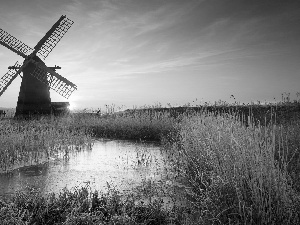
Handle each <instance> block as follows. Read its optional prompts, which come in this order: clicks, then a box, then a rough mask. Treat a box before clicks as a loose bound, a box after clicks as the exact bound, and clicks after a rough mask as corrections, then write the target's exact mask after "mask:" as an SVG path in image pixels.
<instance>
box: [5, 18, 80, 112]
mask: <svg viewBox="0 0 300 225" xmlns="http://www.w3.org/2000/svg"><path fill="white" fill-rule="evenodd" d="M72 24H73V21H71V20H69V19H68V18H66V16H61V18H60V19H59V20H58V21H57V22H56V23H55V24H54V25H53V26H52V27H51V29H50V30H49V31H48V32H47V33H46V35H45V36H44V37H43V38H42V39H41V40H40V41H39V42H38V44H37V45H36V46H35V47H34V49H32V48H30V47H29V46H27V45H25V44H24V43H22V42H21V41H19V40H18V39H16V38H15V37H13V36H11V35H10V34H8V33H7V32H5V31H4V30H2V29H0V44H2V45H3V46H5V47H7V48H8V49H10V50H11V51H13V52H15V53H16V54H18V55H20V56H22V57H23V58H25V60H24V62H23V64H22V65H19V64H18V62H17V63H16V64H15V66H11V67H9V69H10V70H9V71H8V72H7V73H6V74H5V75H4V76H3V77H2V78H1V79H0V96H1V95H2V94H3V93H4V91H5V90H6V89H7V88H8V86H9V85H10V84H11V83H12V81H13V80H14V79H15V78H16V77H17V76H18V75H21V72H22V73H23V77H22V83H21V87H20V92H19V97H18V102H17V108H16V116H19V115H31V114H50V113H51V112H52V109H53V107H52V104H51V98H50V88H51V89H53V90H55V91H56V92H58V93H59V94H60V95H62V96H63V97H65V98H68V97H69V96H70V95H71V94H72V92H73V91H74V90H76V89H77V86H76V85H75V84H73V83H72V82H70V81H69V80H67V79H66V78H64V77H62V76H61V75H59V74H58V73H56V72H55V69H60V67H56V66H55V67H47V66H46V65H45V63H44V62H43V61H42V60H41V58H44V59H45V58H46V57H47V56H48V54H49V53H50V52H51V51H52V49H53V48H54V47H55V46H56V44H57V43H58V42H59V41H60V39H61V38H62V37H63V35H64V34H65V33H66V32H67V30H68V29H69V28H70V27H71V25H72ZM29 52H31V53H30V54H28V53H29ZM53 105H55V107H56V108H57V105H59V104H57V103H55V104H53ZM61 105H68V104H66V103H63V104H61Z"/></svg>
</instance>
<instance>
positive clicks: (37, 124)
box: [0, 117, 92, 172]
mask: <svg viewBox="0 0 300 225" xmlns="http://www.w3.org/2000/svg"><path fill="white" fill-rule="evenodd" d="M72 124H73V121H72V119H71V118H70V117H63V118H53V117H43V118H40V119H33V120H2V121H0V154H1V157H0V172H1V171H7V170H10V169H14V168H15V167H16V166H20V165H22V164H33V163H38V162H40V161H41V160H47V159H49V158H51V157H57V156H58V155H64V156H67V155H68V153H69V152H71V151H75V150H80V149H81V148H83V147H84V145H86V144H91V142H92V141H91V134H90V133H89V132H88V131H87V130H85V129H73V127H72Z"/></svg>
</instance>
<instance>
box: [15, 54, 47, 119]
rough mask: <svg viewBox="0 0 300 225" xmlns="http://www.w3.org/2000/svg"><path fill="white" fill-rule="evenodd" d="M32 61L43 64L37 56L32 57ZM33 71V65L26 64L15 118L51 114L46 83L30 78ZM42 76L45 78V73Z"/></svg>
mask: <svg viewBox="0 0 300 225" xmlns="http://www.w3.org/2000/svg"><path fill="white" fill-rule="evenodd" d="M34 60H35V61H37V62H41V63H43V62H42V60H41V59H40V58H39V57H37V56H35V57H34ZM34 69H35V64H34V63H28V64H27V66H26V67H25V68H24V69H23V78H22V83H21V87H20V92H19V97H18V102H17V108H16V116H19V115H24V114H26V115H28V114H36V113H38V114H50V113H51V98H50V88H49V85H48V82H47V83H43V82H41V81H40V80H38V79H37V78H35V77H34V76H32V75H31V74H32V73H33V71H34ZM43 76H47V75H46V73H44V74H43Z"/></svg>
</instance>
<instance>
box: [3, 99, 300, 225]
mask: <svg viewBox="0 0 300 225" xmlns="http://www.w3.org/2000/svg"><path fill="white" fill-rule="evenodd" d="M299 112H300V104H299V103H298V102H295V103H289V102H284V103H277V104H275V105H268V106H265V105H263V106H262V105H248V106H247V105H243V106H238V105H235V106H228V105H221V106H203V107H179V108H157V107H152V108H151V107H150V108H148V109H134V110H126V111H123V112H119V113H114V112H110V113H103V114H96V113H84V112H82V113H76V114H75V113H74V114H70V115H66V116H64V117H40V118H36V119H31V120H14V119H8V118H4V119H2V120H1V123H0V135H1V137H0V144H1V148H0V153H1V159H0V160H1V163H0V165H1V168H0V169H1V170H2V171H7V170H10V169H14V168H15V166H16V165H17V164H18V163H20V162H35V163H38V162H40V161H43V160H47V159H48V158H49V157H56V156H57V155H62V156H63V157H66V158H67V157H68V154H69V152H71V151H81V150H82V149H84V148H86V147H89V146H90V145H91V144H92V142H93V138H95V137H105V138H113V139H132V140H142V141H147V140H151V141H158V142H160V143H161V145H162V146H163V147H164V151H165V154H167V156H168V163H169V164H170V165H171V171H172V174H175V176H174V177H173V182H174V183H180V184H181V186H180V187H181V192H180V194H182V195H183V196H184V198H185V199H187V204H186V205H182V206H180V205H174V207H172V208H165V207H164V206H163V205H164V204H163V201H162V199H156V200H154V201H150V203H138V204H137V203H136V201H135V200H136V198H137V196H136V195H135V193H134V192H133V193H132V194H129V195H126V196H125V195H122V194H120V193H119V192H118V191H117V190H115V189H114V188H111V187H110V186H109V185H108V192H107V193H101V192H92V191H90V189H89V187H88V186H87V187H83V188H78V189H76V190H74V191H70V190H67V189H64V190H62V191H61V193H60V194H59V195H58V196H57V195H54V194H52V195H48V196H41V195H40V194H39V193H38V192H37V191H36V190H28V192H26V193H16V194H15V195H14V196H11V197H7V198H3V199H2V200H0V221H4V222H3V223H2V224H300V181H299V176H300V155H299V154H300V153H299V151H300V150H299V149H300V114H299ZM150 184H151V183H150ZM143 188H144V189H143V190H145V192H147V193H148V194H147V195H148V197H149V198H151V197H153V196H151V194H149V193H152V192H153V193H154V192H155V191H156V190H158V189H161V188H169V187H167V186H164V185H163V186H161V187H156V186H151V185H149V182H148V183H147V182H146V183H145V186H144V187H143ZM151 189H154V190H151ZM166 192H167V193H169V194H170V195H177V193H172V191H171V189H170V190H168V191H166ZM171 197H174V196H171Z"/></svg>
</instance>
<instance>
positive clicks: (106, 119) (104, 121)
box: [72, 109, 177, 141]
mask: <svg viewBox="0 0 300 225" xmlns="http://www.w3.org/2000/svg"><path fill="white" fill-rule="evenodd" d="M72 116H73V117H74V121H76V123H75V124H74V126H75V127H81V128H82V127H86V128H87V129H89V130H90V131H91V132H92V133H93V135H94V136H95V137H101V138H112V139H126V140H150V141H160V140H161V137H162V136H164V135H166V134H167V133H169V132H170V131H172V130H174V129H175V125H176V124H177V122H176V121H177V120H176V119H175V118H174V117H172V115H171V114H170V113H169V112H157V111H156V110H155V109H149V110H145V111H141V110H130V111H125V112H121V113H113V114H104V115H97V114H84V113H77V114H73V115H72Z"/></svg>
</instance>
